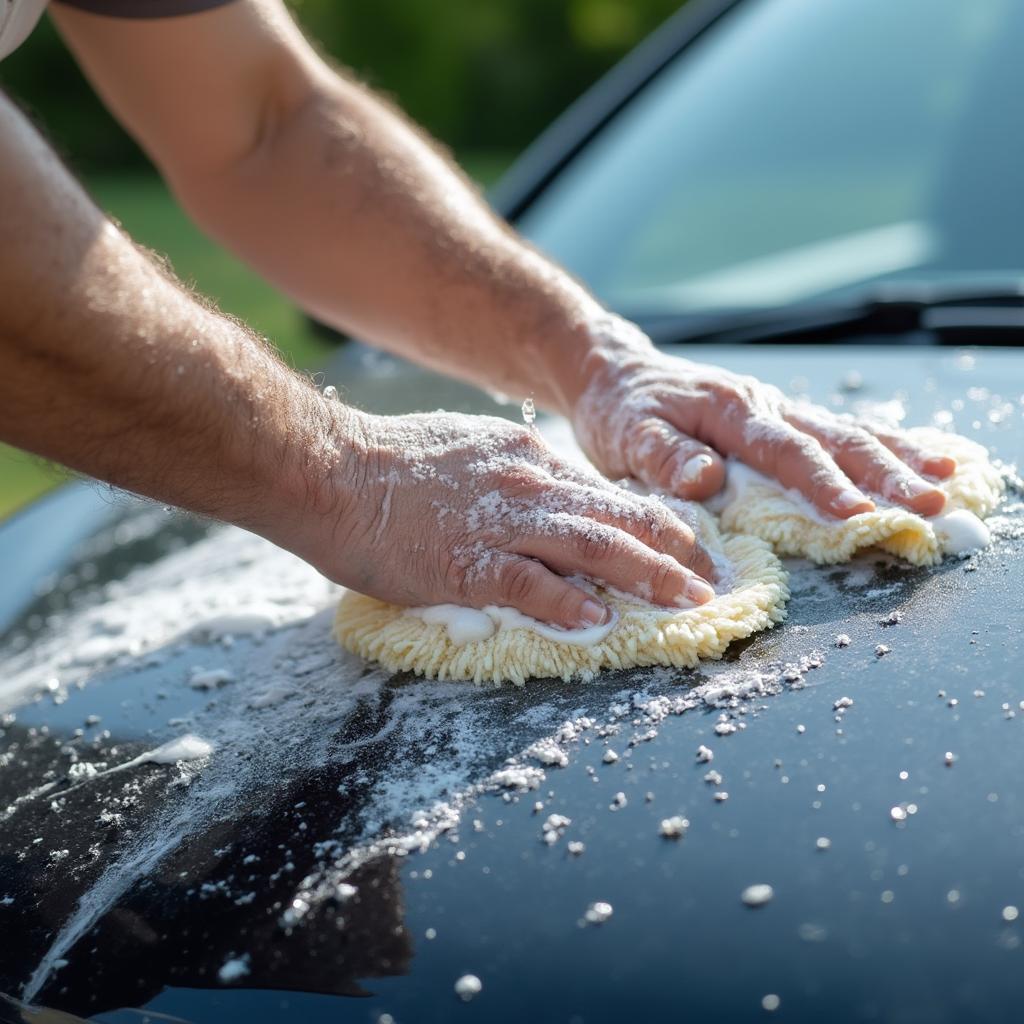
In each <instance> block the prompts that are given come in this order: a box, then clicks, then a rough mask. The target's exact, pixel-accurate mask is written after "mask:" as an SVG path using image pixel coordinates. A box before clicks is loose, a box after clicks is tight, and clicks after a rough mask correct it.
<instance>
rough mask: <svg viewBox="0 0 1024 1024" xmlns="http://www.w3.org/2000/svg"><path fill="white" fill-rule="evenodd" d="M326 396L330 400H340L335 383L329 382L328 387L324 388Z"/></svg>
mask: <svg viewBox="0 0 1024 1024" xmlns="http://www.w3.org/2000/svg"><path fill="white" fill-rule="evenodd" d="M324 398H326V399H327V401H328V402H336V401H338V389H337V388H336V387H335V386H334V385H333V384H328V385H327V387H325V388H324Z"/></svg>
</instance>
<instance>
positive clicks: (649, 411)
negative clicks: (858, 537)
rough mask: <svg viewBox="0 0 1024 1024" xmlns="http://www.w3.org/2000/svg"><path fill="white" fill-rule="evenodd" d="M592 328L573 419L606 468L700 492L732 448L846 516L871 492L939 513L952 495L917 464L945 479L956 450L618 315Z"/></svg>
mask: <svg viewBox="0 0 1024 1024" xmlns="http://www.w3.org/2000/svg"><path fill="white" fill-rule="evenodd" d="M592 334H593V336H594V339H595V342H596V344H595V346H594V348H593V350H592V352H591V354H590V355H588V357H587V359H586V360H585V363H584V380H585V385H584V388H583V390H582V393H581V394H580V395H579V397H578V398H577V399H576V402H575V404H574V408H573V413H572V420H573V425H574V427H575V430H576V434H577V437H578V438H579V441H580V443H581V445H582V446H583V448H584V450H585V451H586V452H587V454H588V455H589V456H590V458H591V459H592V461H593V462H594V464H595V465H596V466H597V467H598V468H599V469H600V470H601V471H602V472H603V473H605V474H607V475H608V476H610V477H613V478H620V477H627V476H628V477H634V478H635V479H637V480H640V481H641V482H643V483H645V484H647V485H648V486H649V487H652V488H657V489H660V490H663V491H666V492H668V493H669V494H674V495H677V496H678V497H680V498H688V499H694V500H700V499H703V498H708V497H710V496H711V495H713V494H715V493H717V492H718V491H719V490H720V489H721V487H722V485H723V483H724V480H725V465H724V463H723V460H722V457H723V456H730V455H731V456H735V457H736V458H738V459H740V460H741V461H742V462H745V463H746V464H747V465H748V466H751V467H753V468H754V469H757V470H759V471H760V472H762V473H764V474H765V475H766V476H769V477H772V478H774V479H775V480H778V481H779V483H781V484H782V485H783V486H784V487H790V488H795V489H796V490H797V491H799V492H800V493H801V494H802V495H803V496H804V497H805V498H807V499H808V500H809V501H811V502H812V503H813V504H814V505H815V506H816V507H817V508H819V509H820V510H821V511H822V512H824V513H826V514H828V515H832V516H836V517H838V518H841V519H845V518H848V517H849V516H852V515H856V514H857V513H860V512H867V511H870V510H871V509H873V508H874V507H875V505H874V502H873V501H872V500H871V498H870V497H869V496H868V494H865V491H868V492H870V493H872V494H875V495H878V496H880V497H882V498H885V499H886V500H888V501H892V502H895V503H896V504H899V505H904V506H906V507H907V508H909V509H911V510H912V511H914V512H917V513H919V514H921V515H936V514H938V513H939V512H941V511H942V508H943V506H944V504H945V500H946V499H945V496H944V495H943V493H942V492H941V491H940V490H939V489H938V488H936V487H935V485H934V484H933V483H930V482H929V481H928V480H925V479H924V478H923V477H922V476H921V475H920V474H922V473H927V474H929V475H931V476H932V477H937V478H945V477H948V476H950V475H951V474H952V473H953V471H954V470H955V469H956V463H955V462H954V460H953V459H950V458H948V457H946V456H944V455H938V454H936V453H933V452H927V451H924V450H923V449H921V448H920V447H919V446H917V445H915V444H913V443H911V442H909V441H908V440H906V439H905V438H903V437H901V436H900V435H899V434H898V433H892V432H888V431H885V430H882V429H876V428H874V427H869V426H867V425H865V424H862V423H858V422H856V421H854V420H853V419H852V418H851V417H848V416H839V415H836V414H834V413H831V412H829V411H828V410H827V409H823V408H821V407H819V406H813V405H808V404H801V403H795V402H792V401H790V400H788V399H787V398H786V397H785V396H784V395H783V394H782V392H781V391H779V389H778V388H776V387H773V386H772V385H769V384H762V383H761V382H759V381H757V380H755V379H754V378H753V377H746V376H740V375H738V374H735V373H730V372H729V371H727V370H722V369H719V368H717V367H714V366H705V365H702V364H700V363H691V362H688V361H686V360H680V359H674V358H670V357H668V356H666V355H664V354H662V353H660V352H658V351H657V350H656V349H655V348H654V347H653V346H652V345H651V343H650V342H649V341H648V339H647V338H646V336H645V335H644V334H643V333H642V332H641V331H640V330H639V328H637V327H635V326H634V325H633V324H630V323H627V322H626V321H624V320H621V319H619V318H618V317H609V318H607V320H606V321H604V322H603V323H602V324H601V325H600V326H599V327H598V328H597V329H596V330H593V331H592Z"/></svg>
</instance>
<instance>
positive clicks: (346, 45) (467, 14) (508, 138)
mask: <svg viewBox="0 0 1024 1024" xmlns="http://www.w3.org/2000/svg"><path fill="white" fill-rule="evenodd" d="M678 6H680V0H443V2H437V0H373V2H372V3H371V2H368V0H359V2H357V0H297V2H295V3H294V4H292V7H293V10H294V11H295V13H296V14H297V16H298V18H299V20H300V21H301V22H302V23H303V24H304V25H305V26H306V27H307V29H308V30H309V32H310V34H311V35H312V36H313V37H314V38H315V39H317V40H318V41H319V42H320V44H321V45H322V47H323V49H324V50H325V51H326V52H327V53H328V54H330V55H331V56H332V57H333V58H334V59H336V60H338V61H339V62H341V63H343V64H345V65H347V66H349V67H351V68H352V69H353V70H354V71H355V73H356V74H357V75H359V76H360V77H362V78H363V79H365V80H366V81H367V82H369V83H370V84H371V85H373V86H374V87H375V88H377V89H380V90H382V91H384V92H385V93H388V94H390V95H391V96H392V97H394V99H395V100H396V101H397V102H398V103H399V105H400V106H402V107H403V108H404V109H405V110H406V111H408V113H409V114H410V115H411V116H412V117H413V118H414V119H415V120H417V121H419V122H420V123H421V124H423V125H424V126H425V127H426V128H427V129H428V130H429V131H431V132H432V133H433V134H434V135H436V136H437V137H438V138H440V139H441V140H443V141H444V142H445V143H447V144H448V145H449V146H451V147H452V148H453V149H454V150H456V152H459V153H462V152H467V151H472V152H477V153H478V152H480V151H493V152H500V153H503V154H511V153H514V152H515V151H517V150H518V149H521V148H522V147H523V146H524V145H526V144H527V143H528V142H529V141H530V140H531V139H532V138H533V137H534V136H535V135H536V134H537V133H538V132H539V131H540V130H541V129H542V128H543V127H544V126H545V125H546V124H547V123H548V122H549V121H551V120H552V118H554V117H555V116H556V115H557V114H558V113H560V112H561V111H562V110H563V109H564V108H565V107H566V106H567V105H568V104H569V103H570V102H571V101H572V100H573V99H574V98H575V97H576V96H578V95H579V93H581V92H582V91H583V90H584V89H585V88H586V87H587V86H588V85H590V84H591V83H592V82H593V81H594V80H595V79H596V78H598V77H599V76H600V75H601V74H602V73H603V72H604V71H605V70H607V69H608V68H609V67H610V66H611V65H612V64H614V63H615V62H616V61H617V60H618V59H619V58H620V57H622V56H623V55H624V54H625V53H626V52H627V51H628V50H630V49H631V48H632V47H633V46H634V45H635V44H636V43H638V42H639V41H640V40H641V39H642V38H643V37H644V36H645V35H647V34H648V33H649V32H650V31H651V30H652V29H653V28H655V27H656V26H657V25H658V24H659V23H660V22H661V21H663V20H664V19H665V18H666V17H667V16H668V15H669V14H671V13H672V12H673V11H674V10H675V9H676V8H677V7H678ZM0 87H3V88H4V89H6V90H7V91H8V92H9V93H10V94H12V95H13V96H15V97H16V98H18V99H19V100H21V101H22V102H23V103H25V104H26V105H27V107H28V109H29V110H30V111H32V112H33V113H34V114H35V115H36V117H37V118H38V120H39V121H40V122H41V123H42V124H43V125H44V126H45V127H46V130H47V132H48V133H49V135H50V137H51V139H52V140H53V141H54V142H55V143H56V145H57V146H58V148H60V149H61V150H62V151H63V152H64V153H65V154H67V155H69V156H71V157H72V159H73V162H74V164H75V166H76V167H78V168H79V169H81V170H83V171H86V172H90V171H112V170H118V169H124V170H129V169H133V168H139V167H142V166H144V163H145V162H144V158H143V157H142V155H141V154H140V153H139V151H138V150H137V148H136V147H135V146H134V145H133V144H132V142H131V141H130V140H129V139H128V138H127V137H126V136H125V135H124V133H123V132H121V130H120V129H119V128H118V127H117V125H115V124H114V122H113V121H112V120H111V118H110V116H109V115H108V114H107V113H106V112H105V111H104V110H103V108H102V107H101V105H100V104H99V102H98V101H97V100H96V99H95V97H94V96H93V95H92V92H91V90H90V89H89V87H88V85H87V84H86V83H85V81H84V80H83V79H82V76H81V75H80V73H79V72H78V70H77V68H76V67H75V65H74V63H73V62H72V60H71V59H70V57H69V56H68V55H67V53H66V52H65V51H64V48H63V46H62V45H61V42H60V40H59V38H58V37H57V35H56V33H55V32H54V31H53V29H52V28H51V27H50V26H49V25H48V24H45V25H42V26H41V27H40V28H39V29H38V30H37V31H36V33H35V34H34V36H33V37H32V38H31V39H30V40H29V42H28V43H27V44H26V45H25V46H24V47H22V48H21V50H19V51H18V52H17V53H16V54H15V55H14V56H13V57H11V58H9V59H8V60H6V61H4V63H3V64H0Z"/></svg>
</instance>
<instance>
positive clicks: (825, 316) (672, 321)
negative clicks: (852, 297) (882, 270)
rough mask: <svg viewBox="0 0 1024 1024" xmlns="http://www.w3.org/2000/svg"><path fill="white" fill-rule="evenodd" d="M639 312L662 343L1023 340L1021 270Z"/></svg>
mask: <svg viewBox="0 0 1024 1024" xmlns="http://www.w3.org/2000/svg"><path fill="white" fill-rule="evenodd" d="M637 319H638V320H639V322H640V323H641V325H642V326H643V327H644V328H645V329H646V330H647V332H648V333H649V334H650V336H651V337H652V338H653V339H654V341H655V342H658V343H659V344H671V343H685V342H722V343H730V344H743V343H759V342H768V343H771V342H775V343H778V342H785V343H787V344H801V343H805V342H806V343H812V342H813V343H818V344H823V343H829V342H838V341H846V342H849V341H852V340H856V339H857V338H862V339H866V340H878V339H879V338H883V337H887V336H890V337H891V336H894V335H900V336H902V337H901V341H902V342H903V343H904V344H906V343H908V342H909V343H911V344H922V345H929V344H943V343H953V344H974V345H986V344H996V345H1024V278H1015V279H1011V280H1006V279H1005V278H1004V279H1003V280H1002V281H1001V282H999V283H995V282H977V281H970V282H966V281H965V282H952V283H949V282H934V281H887V282H881V283H879V284H878V285H876V286H875V287H874V288H873V289H872V290H871V291H870V292H869V293H868V294H867V295H864V296H862V297H861V298H860V299H858V301H856V302H854V303H846V304H838V303H837V304H836V305H834V306H833V305H812V304H808V305H798V306H785V307H781V308H779V309H772V310H763V309H762V310H750V311H744V312H739V313H730V314H720V315H717V316H716V315H713V314H708V315H706V316H697V315H687V316H658V315H648V316H640V317H638V318H637Z"/></svg>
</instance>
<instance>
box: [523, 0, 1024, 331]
mask: <svg viewBox="0 0 1024 1024" xmlns="http://www.w3.org/2000/svg"><path fill="white" fill-rule="evenodd" d="M1022 48H1024V4H1022V3H1020V2H1019V0H971V2H970V3H964V2H963V0H900V2H898V3H893V2H892V0H845V2H843V3H807V2H806V0H746V2H744V3H741V4H740V5H739V7H738V8H736V9H735V10H734V11H732V12H730V13H729V14H728V15H727V16H726V17H724V18H723V19H722V20H721V21H719V22H718V24H717V25H716V26H715V27H714V28H713V29H712V30H710V31H709V32H707V33H706V34H705V35H704V36H703V37H701V38H700V39H699V40H698V41H697V42H695V43H694V44H693V45H692V46H690V47H689V48H688V49H687V50H686V51H685V52H684V53H683V54H682V55H681V56H680V57H678V58H677V59H676V60H675V61H674V62H673V64H672V65H670V66H669V67H668V68H666V69H665V70H664V71H663V72H662V73H661V74H660V75H659V76H658V77H657V78H656V79H655V80H654V81H653V82H652V83H651V84H650V85H649V86H648V87H646V88H645V89H644V90H643V92H642V93H641V94H639V95H638V96H637V97H636V98H635V99H634V100H633V101H632V102H631V103H630V104H629V105H628V106H627V107H626V108H625V109H624V110H623V111H622V112H621V113H620V114H618V115H617V116H616V117H615V118H614V119H613V120H612V121H611V122H610V123H609V124H608V125H607V126H606V127H605V128H604V129H603V130H602V131H601V133H600V134H599V135H598V136H597V138H596V139H595V140H594V141H593V142H591V143H590V144H589V145H588V146H587V147H586V148H585V149H584V150H583V151H582V152H581V153H580V154H579V155H578V156H577V157H576V158H575V159H574V160H573V161H572V162H571V163H570V164H569V166H568V167H567V168H566V169H565V170H564V171H563V172H562V173H561V174H560V175H559V176H558V178H557V179H556V180H555V181H554V183H553V184H552V185H551V186H550V187H549V188H548V189H546V190H545V192H544V193H543V194H542V195H541V197H540V198H539V199H538V200H537V201H536V202H535V203H534V204H533V205H532V206H531V207H530V208H529V209H528V210H527V211H526V213H525V214H524V215H523V217H522V218H521V220H520V221H519V223H518V227H519V228H520V230H522V231H523V233H524V234H525V235H526V236H527V237H529V238H531V239H532V240H533V241H534V242H536V243H537V244H538V245H539V246H540V247H541V249H543V250H545V251H546V252H548V253H550V254H551V255H552V256H554V257H555V258H556V259H557V260H559V261H560V262H561V263H563V264H565V265H566V266H567V267H568V268H569V269H570V270H571V271H573V272H574V273H575V274H577V275H578V276H579V277H581V278H582V279H583V280H584V281H585V282H586V283H587V284H588V285H589V286H590V287H591V288H592V289H593V290H594V291H595V292H596V293H597V294H598V295H599V296H600V297H601V298H602V299H603V300H604V301H605V302H607V303H608V304H609V305H610V306H612V307H613V308H616V309H619V310H621V311H623V312H625V313H627V314H630V315H634V316H637V317H639V318H643V317H644V316H658V315H666V314H668V315H672V314H686V313H690V312H699V313H706V312H711V311H718V310H725V309H730V310H735V309H756V308H760V307H774V306H782V305H787V304H790V303H795V302H802V301H812V300H818V299H820V298H821V297H822V296H824V295H836V294H839V293H843V292H853V293H856V292H857V291H858V290H859V289H861V288H863V287H864V286H865V285H866V284H867V283H869V282H872V283H873V282H877V281H878V280H880V279H886V278H894V277H911V278H913V279H915V280H920V279H927V280H942V279H947V278H950V277H955V278H956V279H958V280H962V279H964V278H967V279H970V278H971V277H972V276H979V277H986V278H990V277H991V276H992V275H993V274H996V275H1003V276H1006V275H1011V274H1015V273H1018V272H1024V200H1022V191H1021V189H1022V184H1024V125H1022V124H1021V123H1020V117H1019V104H1020V102H1021V99H1022V98H1024V61H1022V60H1021V59H1020V54H1021V52H1022Z"/></svg>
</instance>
